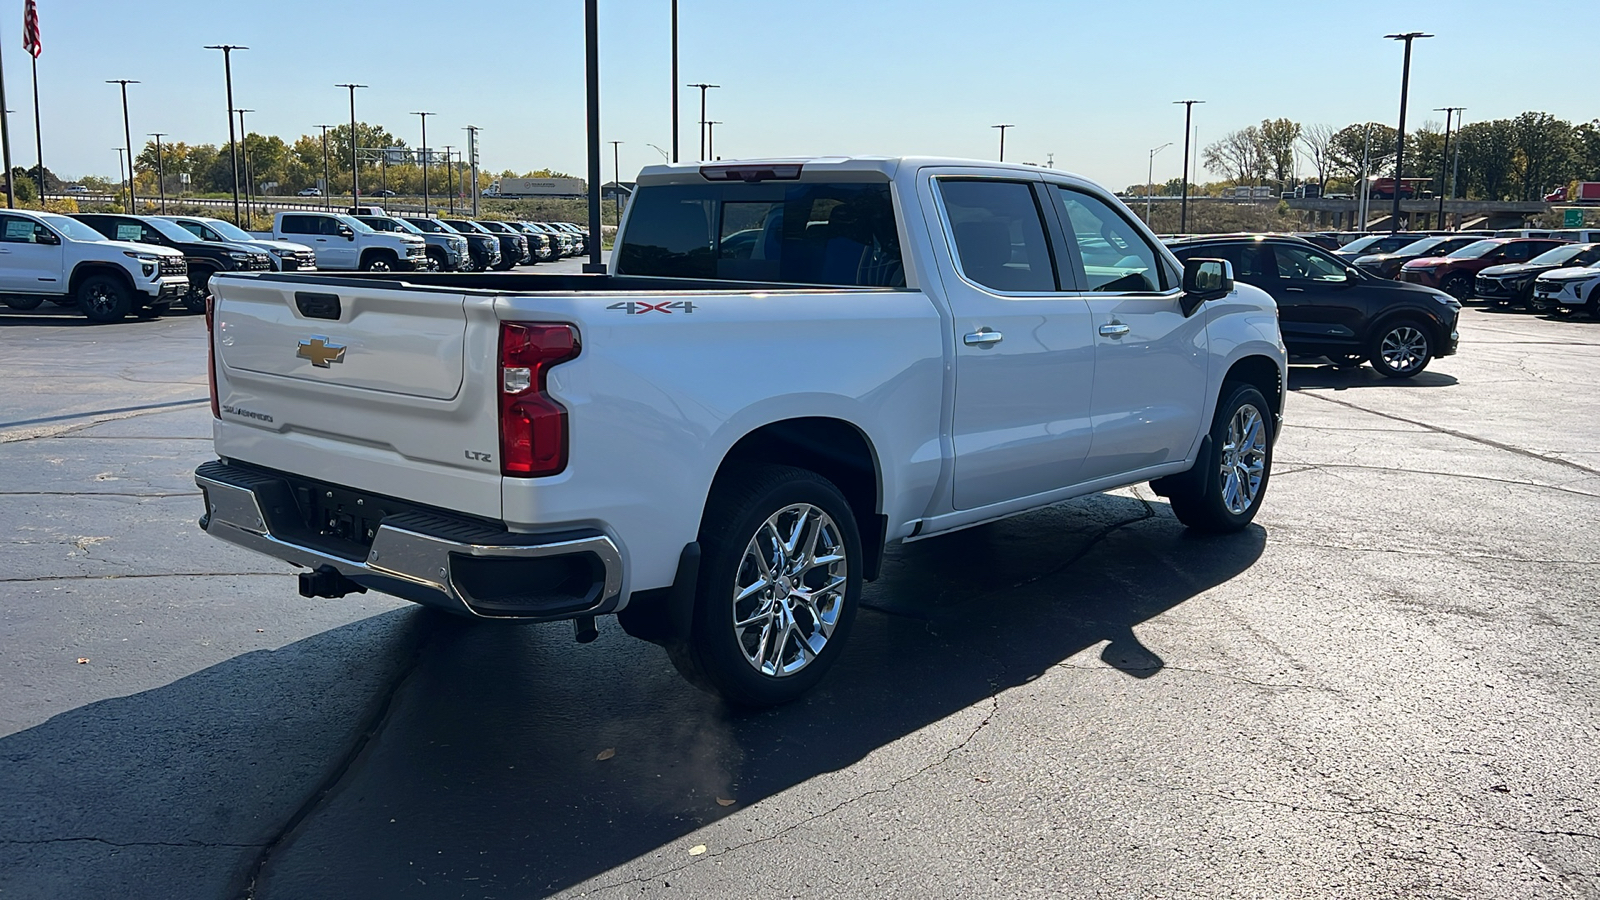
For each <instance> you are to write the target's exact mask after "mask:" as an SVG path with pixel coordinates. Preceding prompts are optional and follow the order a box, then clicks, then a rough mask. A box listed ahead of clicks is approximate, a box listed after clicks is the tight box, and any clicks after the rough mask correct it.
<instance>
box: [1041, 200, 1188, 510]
mask: <svg viewBox="0 0 1600 900" xmlns="http://www.w3.org/2000/svg"><path fill="white" fill-rule="evenodd" d="M1050 192H1051V195H1052V197H1053V199H1054V200H1055V206H1056V210H1057V212H1058V214H1059V216H1060V218H1061V224H1062V226H1063V228H1064V230H1065V232H1066V238H1067V241H1068V245H1069V248H1070V250H1071V253H1072V256H1073V265H1074V266H1075V267H1076V268H1077V270H1078V275H1077V278H1078V281H1079V283H1080V284H1081V285H1082V286H1083V289H1084V294H1083V296H1084V297H1085V298H1087V302H1088V304H1089V310H1090V316H1091V319H1092V327H1093V329H1094V330H1093V338H1092V340H1093V343H1094V349H1095V352H1094V396H1093V400H1092V402H1091V415H1092V420H1093V429H1094V441H1093V444H1092V446H1091V448H1090V450H1089V455H1088V458H1087V459H1085V460H1084V463H1083V469H1082V473H1081V475H1082V478H1083V480H1085V481H1089V480H1094V479H1098V478H1109V477H1112V476H1116V475H1124V474H1128V473H1131V472H1136V471H1139V470H1141V469H1146V468H1149V467H1151V466H1156V465H1160V464H1162V463H1168V462H1174V461H1180V460H1183V459H1186V458H1187V457H1188V454H1189V450H1190V448H1192V447H1193V446H1194V443H1195V441H1196V440H1197V439H1198V438H1199V434H1200V431H1201V430H1202V429H1201V420H1202V417H1203V416H1204V415H1205V404H1206V383H1207V374H1208V373H1207V370H1206V367H1207V365H1208V362H1209V354H1210V351H1209V347H1208V345H1207V341H1206V327H1205V316H1204V315H1195V316H1185V315H1184V314H1183V310H1182V308H1181V307H1180V306H1179V303H1178V299H1179V295H1180V293H1181V291H1180V290H1179V273H1178V271H1177V270H1176V269H1175V268H1174V267H1173V266H1172V264H1171V263H1170V261H1169V260H1168V259H1167V257H1166V255H1165V254H1163V253H1161V252H1160V251H1159V250H1158V249H1157V246H1156V244H1155V243H1154V242H1153V240H1152V239H1151V238H1150V237H1149V236H1148V235H1147V234H1146V232H1145V231H1144V230H1143V229H1142V228H1140V227H1138V226H1136V225H1135V224H1134V223H1133V220H1132V219H1131V218H1130V217H1129V215H1128V214H1127V210H1126V208H1124V207H1122V206H1121V204H1119V203H1117V202H1116V201H1115V200H1112V199H1110V198H1107V197H1104V196H1102V195H1100V194H1098V193H1096V192H1094V191H1091V190H1088V189H1087V188H1085V187H1082V186H1080V185H1072V184H1064V183H1054V184H1051V186H1050Z"/></svg>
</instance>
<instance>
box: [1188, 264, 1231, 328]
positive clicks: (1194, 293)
mask: <svg viewBox="0 0 1600 900" xmlns="http://www.w3.org/2000/svg"><path fill="white" fill-rule="evenodd" d="M1231 293H1233V263H1230V262H1228V261H1227V260H1225V259H1198V258H1196V259H1186V260H1184V261H1183V293H1182V295H1180V296H1179V297H1178V305H1179V306H1180V307H1181V308H1182V309H1183V314H1184V316H1192V315H1194V311H1195V310H1197V309H1199V308H1200V305H1201V304H1202V303H1205V302H1206V301H1207V300H1216V299H1219V298H1222V297H1226V296H1228V295H1229V294H1231Z"/></svg>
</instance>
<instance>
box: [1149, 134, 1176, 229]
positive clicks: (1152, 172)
mask: <svg viewBox="0 0 1600 900" xmlns="http://www.w3.org/2000/svg"><path fill="white" fill-rule="evenodd" d="M1171 146H1172V142H1171V141H1167V142H1166V143H1165V144H1162V145H1161V146H1159V147H1153V148H1151V150H1150V167H1149V168H1148V169H1147V170H1146V171H1145V173H1144V223H1145V224H1146V225H1149V224H1150V191H1151V189H1152V188H1154V187H1155V177H1156V154H1157V153H1160V152H1161V151H1163V150H1165V149H1167V148H1168V147H1171Z"/></svg>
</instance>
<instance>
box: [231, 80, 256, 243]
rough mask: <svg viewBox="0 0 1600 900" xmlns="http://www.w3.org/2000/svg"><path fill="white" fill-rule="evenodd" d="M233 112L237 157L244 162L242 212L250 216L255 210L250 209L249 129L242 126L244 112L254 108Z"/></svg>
mask: <svg viewBox="0 0 1600 900" xmlns="http://www.w3.org/2000/svg"><path fill="white" fill-rule="evenodd" d="M234 112H236V113H238V114H239V158H240V159H241V160H242V161H243V162H244V214H245V216H247V217H251V216H254V215H255V212H253V211H252V210H251V209H250V194H251V190H250V129H248V128H246V127H244V114H245V113H253V112H255V110H253V109H236V110H234ZM240 227H241V228H243V227H244V226H242V225H241V226H240Z"/></svg>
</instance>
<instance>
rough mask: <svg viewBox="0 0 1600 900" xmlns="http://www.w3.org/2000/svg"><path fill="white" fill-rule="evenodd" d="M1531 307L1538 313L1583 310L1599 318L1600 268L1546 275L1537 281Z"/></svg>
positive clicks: (1550, 272)
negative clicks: (1558, 310)
mask: <svg viewBox="0 0 1600 900" xmlns="http://www.w3.org/2000/svg"><path fill="white" fill-rule="evenodd" d="M1528 305H1529V306H1530V307H1532V308H1533V310H1534V311H1535V312H1544V311H1547V310H1551V309H1565V310H1569V311H1571V312H1577V311H1578V310H1580V309H1581V310H1583V311H1585V312H1587V313H1588V314H1589V318H1591V319H1600V265H1596V266H1574V267H1571V268H1566V269H1552V270H1550V271H1549V272H1545V273H1544V274H1542V275H1540V276H1539V277H1538V278H1537V279H1535V280H1534V282H1533V297H1532V298H1531V299H1530V300H1529V301H1528Z"/></svg>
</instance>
